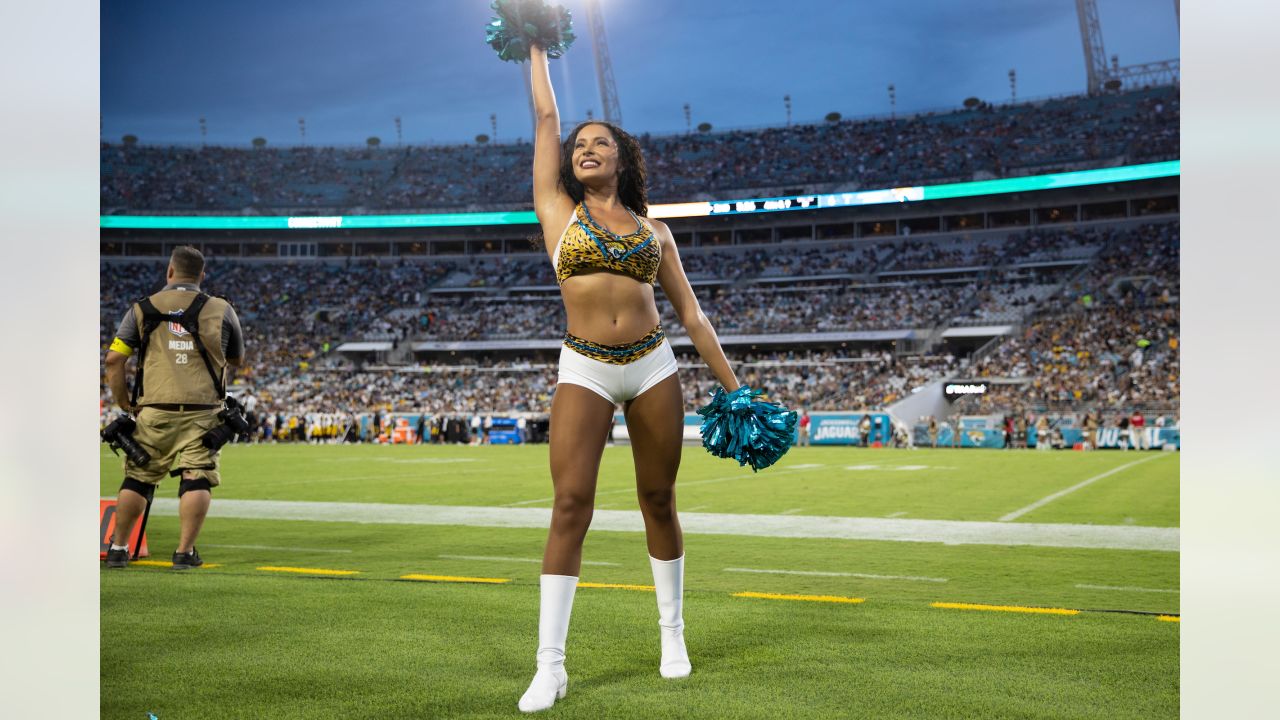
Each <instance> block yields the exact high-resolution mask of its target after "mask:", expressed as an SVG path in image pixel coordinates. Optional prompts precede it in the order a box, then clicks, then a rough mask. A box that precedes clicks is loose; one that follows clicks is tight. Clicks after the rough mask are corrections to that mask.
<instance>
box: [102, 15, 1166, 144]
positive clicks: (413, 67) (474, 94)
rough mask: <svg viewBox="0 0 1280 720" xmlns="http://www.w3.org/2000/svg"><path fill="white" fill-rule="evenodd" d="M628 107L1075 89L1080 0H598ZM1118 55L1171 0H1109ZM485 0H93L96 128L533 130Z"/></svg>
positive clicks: (156, 136) (1153, 26)
mask: <svg viewBox="0 0 1280 720" xmlns="http://www.w3.org/2000/svg"><path fill="white" fill-rule="evenodd" d="M563 4H564V5H565V6H566V7H568V8H569V9H570V11H572V13H573V16H574V26H575V28H576V29H577V31H578V33H579V39H578V41H577V42H576V43H575V44H574V46H573V48H572V49H571V50H570V51H569V53H568V55H567V56H566V57H565V59H563V60H557V61H553V62H552V81H553V83H554V84H555V87H556V93H557V98H558V100H559V103H560V114H561V118H562V121H563V122H564V124H566V125H568V123H569V122H570V121H574V120H579V119H583V118H585V116H586V113H587V110H588V109H592V110H594V112H595V116H596V117H601V116H602V111H601V103H600V99H599V93H598V90H597V86H596V80H595V65H594V59H593V56H592V46H591V39H590V34H589V30H588V26H587V18H586V11H585V5H584V3H583V2H582V0H565V1H564V3H563ZM601 5H602V7H603V11H604V16H605V26H606V31H607V35H608V40H609V50H610V53H611V55H612V58H613V68H614V76H615V80H616V84H617V88H618V95H619V98H620V101H621V106H622V114H623V124H624V126H625V127H627V128H628V129H629V130H631V131H632V132H652V133H671V132H682V131H683V130H684V129H685V118H684V111H683V109H682V105H683V104H684V103H686V102H687V103H690V104H691V105H692V115H693V124H694V125H695V126H696V125H697V124H698V123H700V122H709V123H712V125H714V126H715V127H716V128H730V127H752V126H762V125H780V124H783V123H785V122H786V109H785V107H784V104H783V99H782V98H783V96H784V95H787V94H790V95H791V98H792V103H793V107H792V117H793V120H794V121H795V122H805V121H810V122H812V121H818V120H820V119H821V118H822V117H823V116H824V115H826V114H827V113H828V112H831V111H838V112H840V113H842V114H843V115H844V116H845V117H859V116H866V115H875V114H882V113H887V112H888V111H889V109H890V108H889V98H888V92H887V85H889V84H890V83H893V84H894V85H895V86H896V89H897V111H898V113H900V114H902V113H909V112H912V111H918V110H927V109H948V108H954V107H957V106H959V104H960V102H961V101H963V100H964V98H966V97H969V96H977V97H980V98H983V99H985V100H989V101H993V102H1004V101H1007V100H1008V99H1009V94H1010V89H1009V78H1008V71H1009V70H1010V69H1011V68H1012V69H1016V71H1017V92H1018V97H1019V98H1027V99H1029V98H1035V97H1043V96H1048V95H1060V94H1072V93H1079V92H1082V91H1083V90H1084V85H1085V69H1084V59H1083V51H1082V44H1081V40H1080V28H1079V22H1078V20H1077V17H1076V11H1075V3H1074V2H1073V1H1072V0H918V1H917V2H914V3H884V2H853V1H850V2H814V1H808V0H789V1H788V2H765V1H762V0H739V1H737V2H731V1H729V0H696V1H693V2H690V1H685V2H681V1H680V0H602V2H601ZM1098 8H1099V14H1100V16H1101V21H1102V29H1103V39H1104V42H1105V46H1106V51H1107V53H1108V55H1111V54H1118V55H1119V56H1120V63H1121V64H1122V65H1129V64H1137V63H1142V62H1152V61H1157V60H1166V59H1172V58H1177V57H1179V47H1178V45H1179V44H1178V25H1177V19H1176V16H1175V14H1174V2H1173V0H1098ZM491 14H492V11H491V10H490V9H489V3H488V2H487V0H448V1H446V0H416V1H414V2H409V1H406V0H370V1H369V2H364V3H353V2H349V1H344V2H337V1H335V0H307V1H306V2H300V1H297V0H270V1H268V2H262V0H255V1H252V2H250V1H246V0H224V1H221V2H216V3H169V2H155V1H147V0H112V1H111V2H106V3H103V4H102V5H101V33H102V37H101V41H102V44H101V48H102V49H101V53H102V56H101V59H102V63H101V72H102V77H101V90H102V116H103V117H102V124H103V137H104V138H105V139H107V140H110V141H114V142H119V139H120V137H121V136H123V135H124V134H126V133H132V134H135V135H137V136H139V138H140V139H141V141H142V142H144V143H169V142H174V143H198V142H200V140H201V136H200V126H199V120H198V119H199V118H200V117H201V116H204V117H205V118H206V119H207V123H208V138H207V140H208V142H210V143H217V144H226V145H244V146H248V143H249V141H250V139H251V138H253V137H254V136H257V135H261V136H264V137H266V138H267V140H268V141H269V142H270V143H271V144H272V145H292V144H297V143H299V142H302V138H301V137H300V134H299V128H298V118H300V117H304V118H306V142H307V144H327V145H363V144H364V141H365V138H366V137H368V136H370V135H377V136H379V137H380V138H381V139H382V140H383V142H384V143H386V144H392V143H394V142H395V139H396V134H395V124H394V121H393V118H394V117H396V116H400V117H401V118H402V123H403V133H404V141H405V142H407V143H421V142H433V143H452V142H469V141H471V139H472V138H474V136H475V135H476V134H478V133H486V134H491V130H490V122H489V115H490V114H491V113H496V114H497V119H498V133H497V135H498V141H500V142H502V141H509V140H512V139H514V138H515V137H523V138H526V139H527V138H528V137H529V136H530V132H529V128H530V119H529V110H528V101H527V99H526V97H525V89H524V83H523V81H522V80H521V78H520V75H519V73H520V72H527V69H526V67H525V66H517V65H515V64H513V63H504V62H501V61H499V60H498V58H497V56H496V54H494V52H493V51H492V50H491V49H490V48H489V47H488V46H487V45H486V44H485V43H484V25H485V23H486V22H487V20H488V18H489V17H490V15H491Z"/></svg>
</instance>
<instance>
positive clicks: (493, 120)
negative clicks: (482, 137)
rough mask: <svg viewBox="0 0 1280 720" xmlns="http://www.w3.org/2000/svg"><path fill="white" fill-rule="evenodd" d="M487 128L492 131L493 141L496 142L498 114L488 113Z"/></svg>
mask: <svg viewBox="0 0 1280 720" xmlns="http://www.w3.org/2000/svg"><path fill="white" fill-rule="evenodd" d="M489 129H490V130H492V131H493V142H494V144H497V142H498V114H497V113H489Z"/></svg>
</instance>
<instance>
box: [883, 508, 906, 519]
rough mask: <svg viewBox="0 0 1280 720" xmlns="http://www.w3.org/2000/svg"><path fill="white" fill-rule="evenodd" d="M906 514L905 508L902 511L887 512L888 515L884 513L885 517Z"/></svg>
mask: <svg viewBox="0 0 1280 720" xmlns="http://www.w3.org/2000/svg"><path fill="white" fill-rule="evenodd" d="M906 514H907V511H906V510H902V511H900V512H896V513H889V514H888V515H885V517H887V518H896V517H902V516H903V515H906Z"/></svg>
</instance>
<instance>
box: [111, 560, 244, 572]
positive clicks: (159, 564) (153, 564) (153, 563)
mask: <svg viewBox="0 0 1280 720" xmlns="http://www.w3.org/2000/svg"><path fill="white" fill-rule="evenodd" d="M129 564H130V565H145V566H146V567H167V568H171V567H173V563H171V562H166V561H164V560H130V561H129ZM216 567H222V565H220V564H218V563H205V564H203V565H197V566H195V568H193V569H195V570H200V569H202V568H204V569H208V568H216Z"/></svg>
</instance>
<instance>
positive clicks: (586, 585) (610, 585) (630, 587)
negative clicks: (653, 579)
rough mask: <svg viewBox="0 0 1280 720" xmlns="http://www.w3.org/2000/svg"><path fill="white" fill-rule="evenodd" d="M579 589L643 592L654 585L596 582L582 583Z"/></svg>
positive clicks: (579, 584)
mask: <svg viewBox="0 0 1280 720" xmlns="http://www.w3.org/2000/svg"><path fill="white" fill-rule="evenodd" d="M578 587H580V588H609V589H612V590H642V591H649V590H652V589H653V586H652V585H621V584H618V583H594V582H580V583H578Z"/></svg>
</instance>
